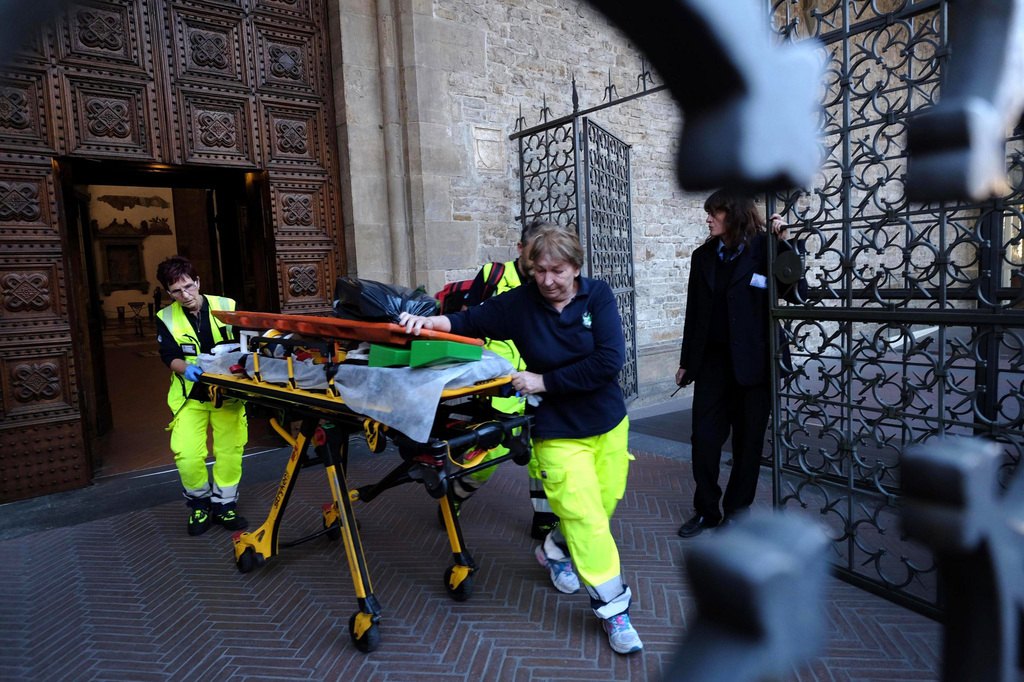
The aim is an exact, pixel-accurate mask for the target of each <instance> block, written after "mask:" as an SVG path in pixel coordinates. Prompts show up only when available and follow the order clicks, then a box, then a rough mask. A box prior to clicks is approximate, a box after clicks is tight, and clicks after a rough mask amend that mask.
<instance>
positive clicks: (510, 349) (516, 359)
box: [483, 261, 526, 372]
mask: <svg viewBox="0 0 1024 682" xmlns="http://www.w3.org/2000/svg"><path fill="white" fill-rule="evenodd" d="M492 267H494V264H493V263H488V264H486V265H485V266H484V268H483V270H484V281H485V282H486V281H487V277H488V276H489V275H490V274H491V268H492ZM522 283H523V282H522V280H521V279H519V270H518V269H517V268H516V262H515V261H509V262H508V263H505V272H504V273H503V274H502V276H501V279H500V280H499V281H498V288H497V289H496V290H495V292H494V295H495V296H497V295H498V294H503V293H505V292H506V291H510V290H512V289H515V288H516V287H518V286H521V285H522ZM484 347H485V348H487V349H488V350H491V351H494V352H495V353H497V354H498V355H500V356H501V357H503V358H505V359H506V360H508V361H509V362H511V363H512V367H513V368H514V369H515V370H516V371H517V372H521V371H523V370H524V369H526V364H525V363H524V362H523V358H522V356H520V355H519V349H518V348H516V344H514V343H512V342H511V341H499V340H497V339H488V340H487V344H486V345H485V346H484Z"/></svg>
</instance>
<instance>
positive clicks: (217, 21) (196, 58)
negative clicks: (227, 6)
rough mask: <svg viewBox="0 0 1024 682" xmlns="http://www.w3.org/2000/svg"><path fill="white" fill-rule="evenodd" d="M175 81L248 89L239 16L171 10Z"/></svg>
mask: <svg viewBox="0 0 1024 682" xmlns="http://www.w3.org/2000/svg"><path fill="white" fill-rule="evenodd" d="M171 17H172V24H173V27H174V36H173V43H174V65H175V77H176V79H177V81H178V82H195V83H199V84H203V83H205V84H207V85H210V86H211V87H225V88H235V87H237V88H243V89H248V86H249V73H248V67H247V64H246V61H247V60H246V59H245V54H246V46H245V40H244V37H243V36H244V35H245V27H244V23H243V17H242V16H228V15H224V14H200V13H196V12H190V11H186V10H184V9H179V8H177V7H172V8H171Z"/></svg>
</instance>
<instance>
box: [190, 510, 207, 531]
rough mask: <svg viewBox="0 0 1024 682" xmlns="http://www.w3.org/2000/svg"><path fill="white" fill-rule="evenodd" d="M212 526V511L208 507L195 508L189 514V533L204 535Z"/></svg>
mask: <svg viewBox="0 0 1024 682" xmlns="http://www.w3.org/2000/svg"><path fill="white" fill-rule="evenodd" d="M209 527H210V512H209V510H207V509H193V510H191V511H190V512H189V515H188V534H189V535H202V534H203V533H205V532H206V530H207V529H208V528H209Z"/></svg>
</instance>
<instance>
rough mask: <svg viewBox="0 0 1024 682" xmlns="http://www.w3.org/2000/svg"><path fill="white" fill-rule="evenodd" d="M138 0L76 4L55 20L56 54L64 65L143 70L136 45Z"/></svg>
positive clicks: (137, 39) (139, 6)
mask: <svg viewBox="0 0 1024 682" xmlns="http://www.w3.org/2000/svg"><path fill="white" fill-rule="evenodd" d="M141 6H142V3H138V2H131V1H128V0H125V1H123V2H93V3H80V4H76V5H74V6H72V8H71V9H70V10H69V11H68V13H67V15H66V16H64V17H62V18H61V19H59V30H58V34H59V36H60V37H59V40H58V44H57V50H58V51H57V54H58V58H59V60H60V62H61V63H62V64H65V65H74V66H83V67H86V68H93V69H95V68H97V67H99V68H105V69H123V70H128V71H136V72H141V73H144V72H145V71H146V66H145V61H144V57H143V47H142V46H141V45H140V44H139V35H140V9H141Z"/></svg>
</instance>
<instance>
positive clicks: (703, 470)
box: [690, 354, 771, 522]
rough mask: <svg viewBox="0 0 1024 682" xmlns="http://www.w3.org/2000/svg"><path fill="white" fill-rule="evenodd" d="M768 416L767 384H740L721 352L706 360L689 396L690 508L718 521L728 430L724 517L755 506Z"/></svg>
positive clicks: (730, 364) (769, 405)
mask: <svg viewBox="0 0 1024 682" xmlns="http://www.w3.org/2000/svg"><path fill="white" fill-rule="evenodd" d="M770 412H771V386H770V385H769V384H761V385H759V386H740V385H739V384H738V383H737V382H736V377H735V374H734V372H733V368H732V360H731V359H730V358H729V356H728V355H725V354H713V355H709V356H708V357H706V358H705V364H704V367H703V369H702V370H701V374H700V378H698V379H697V381H696V382H695V385H694V393H693V435H692V438H691V441H690V442H691V445H692V447H693V478H694V482H695V483H696V490H695V492H694V494H693V507H694V509H695V510H696V512H697V514H698V515H699V516H703V517H705V518H707V519H708V520H709V521H710V522H714V521H717V520H720V519H721V518H722V513H721V512H720V511H719V509H718V501H719V499H722V489H721V488H720V487H719V485H718V474H719V468H720V467H721V461H722V446H723V445H724V444H725V441H726V440H727V439H728V437H729V432H730V430H731V431H732V447H733V452H732V458H733V467H732V473H731V474H730V475H729V483H728V484H727V485H726V488H725V498H724V499H722V510H723V511H724V512H725V515H726V516H731V515H734V514H737V513H741V512H743V511H745V510H746V509H747V508H748V507H750V505H751V504H752V503H753V502H754V494H755V493H756V492H757V476H758V473H759V470H760V466H761V452H762V450H763V449H764V434H765V431H766V430H767V428H768V415H769V413H770Z"/></svg>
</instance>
